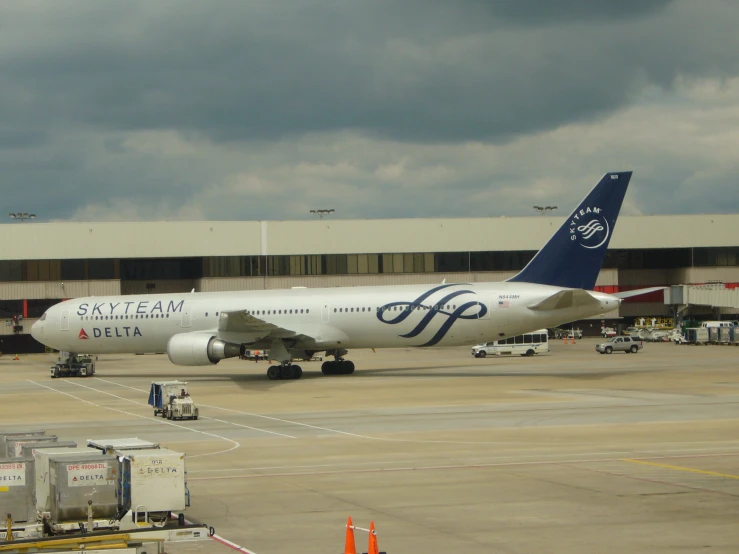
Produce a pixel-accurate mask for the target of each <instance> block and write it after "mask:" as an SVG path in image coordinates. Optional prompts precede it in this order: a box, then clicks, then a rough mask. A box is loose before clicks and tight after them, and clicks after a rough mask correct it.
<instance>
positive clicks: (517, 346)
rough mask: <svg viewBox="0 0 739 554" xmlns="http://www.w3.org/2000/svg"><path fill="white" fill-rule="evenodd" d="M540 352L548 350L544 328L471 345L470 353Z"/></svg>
mask: <svg viewBox="0 0 739 554" xmlns="http://www.w3.org/2000/svg"><path fill="white" fill-rule="evenodd" d="M542 352H549V336H548V335H547V330H546V329H539V330H538V331H532V332H531V333H525V334H523V335H518V336H516V337H508V338H507V339H500V340H494V341H493V342H487V343H485V344H478V345H477V346H473V347H472V355H473V356H474V357H475V358H484V357H485V356H502V355H503V354H509V355H518V356H533V355H534V354H541V353H542Z"/></svg>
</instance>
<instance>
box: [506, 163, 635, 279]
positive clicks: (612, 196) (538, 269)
mask: <svg viewBox="0 0 739 554" xmlns="http://www.w3.org/2000/svg"><path fill="white" fill-rule="evenodd" d="M630 180H631V171H624V172H621V173H606V174H605V175H604V176H603V178H602V179H601V180H600V182H599V183H598V184H597V185H595V188H593V190H591V191H590V194H588V195H587V196H586V197H585V200H583V201H582V202H581V203H580V205H579V206H578V207H577V208H575V211H573V212H572V214H571V215H570V216H569V217H568V218H567V220H566V221H565V223H564V225H562V227H560V228H559V230H558V231H557V232H556V233H555V234H554V236H553V237H552V238H551V239H549V242H548V243H546V245H544V248H542V249H541V250H539V252H538V253H537V254H536V256H534V257H533V259H532V260H531V261H530V262H529V263H528V265H527V266H526V267H524V268H523V269H522V270H521V272H520V273H519V274H518V275H516V276H515V277H512V278H511V279H509V281H518V282H524V283H538V284H541V285H554V286H558V287H570V288H573V289H586V290H591V289H592V288H593V287H594V286H595V280H596V279H597V278H598V273H600V268H601V266H602V265H603V259H604V258H605V255H606V250H607V249H608V242H609V241H610V240H611V235H613V230H614V229H615V227H616V219H617V218H618V212H619V211H620V210H621V203H622V202H623V199H624V195H625V194H626V188H627V187H628V186H629V181H630Z"/></svg>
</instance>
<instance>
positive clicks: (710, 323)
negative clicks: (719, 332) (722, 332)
mask: <svg viewBox="0 0 739 554" xmlns="http://www.w3.org/2000/svg"><path fill="white" fill-rule="evenodd" d="M737 323H739V322H737V321H702V322H701V327H707V328H708V329H711V328H713V327H736V326H737Z"/></svg>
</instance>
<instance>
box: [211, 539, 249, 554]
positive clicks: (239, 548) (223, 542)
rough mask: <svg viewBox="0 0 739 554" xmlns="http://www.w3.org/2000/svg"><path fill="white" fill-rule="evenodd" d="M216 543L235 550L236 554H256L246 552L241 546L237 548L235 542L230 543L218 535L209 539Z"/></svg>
mask: <svg viewBox="0 0 739 554" xmlns="http://www.w3.org/2000/svg"><path fill="white" fill-rule="evenodd" d="M211 539H213V540H214V541H216V542H219V543H221V544H222V545H224V546H228V547H229V548H230V549H231V550H235V551H236V552H243V553H244V554H256V553H255V552H252V551H251V550H247V549H246V548H244V547H243V546H239V545H238V544H236V543H235V542H231V541H229V540H226V539H224V538H223V537H221V536H220V535H213V536H212V537H211Z"/></svg>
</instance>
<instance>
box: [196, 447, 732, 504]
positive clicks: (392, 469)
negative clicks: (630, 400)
mask: <svg viewBox="0 0 739 554" xmlns="http://www.w3.org/2000/svg"><path fill="white" fill-rule="evenodd" d="M737 455H739V452H730V453H721V454H712V455H711V456H737ZM675 457H676V456H664V457H663V458H664V459H673V458H675ZM686 457H693V456H686ZM651 459H659V458H651ZM624 460H625V459H624V458H581V459H576V460H539V461H525V462H494V463H492V462H491V463H482V464H447V465H430V466H398V467H388V468H368V469H345V470H333V471H293V472H290V473H279V472H273V473H259V474H237V475H217V476H210V477H191V478H190V479H189V480H190V481H222V480H226V479H258V478H262V477H301V476H315V475H343V474H357V473H391V472H392V473H395V472H403V471H441V470H444V471H446V470H450V469H489V468H496V467H523V466H546V465H562V466H566V467H574V468H577V469H588V470H592V471H598V472H600V473H607V474H609V475H617V476H620V477H628V478H631V479H640V480H644V481H652V482H657V483H664V482H663V481H655V480H652V479H645V478H640V477H632V476H630V475H622V474H618V473H611V472H608V471H601V470H595V469H591V468H579V467H577V466H568V465H567V464H588V463H603V462H619V461H624ZM635 461H636V460H635ZM386 463H392V462H386ZM337 465H338V464H337ZM347 465H351V464H347ZM300 467H321V466H292V467H291V466H285V469H295V468H300ZM232 469H234V468H232ZM260 469H280V468H279V467H272V468H243V469H241V471H258V470H260ZM198 473H203V472H202V471H200V472H198ZM664 484H668V485H675V486H685V487H686V488H695V487H688V486H686V485H677V484H674V483H664ZM697 490H704V489H697ZM709 492H714V491H709ZM732 496H735V495H732Z"/></svg>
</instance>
